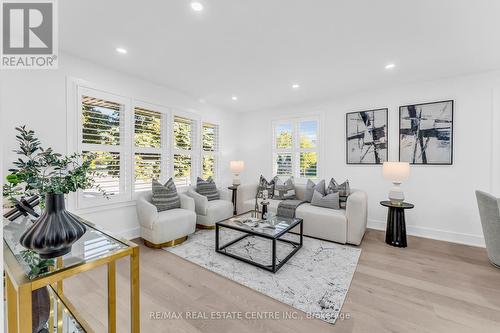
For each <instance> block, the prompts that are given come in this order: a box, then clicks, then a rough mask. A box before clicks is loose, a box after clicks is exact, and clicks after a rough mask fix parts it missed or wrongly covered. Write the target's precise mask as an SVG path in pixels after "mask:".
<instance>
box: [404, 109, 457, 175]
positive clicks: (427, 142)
mask: <svg viewBox="0 0 500 333" xmlns="http://www.w3.org/2000/svg"><path fill="white" fill-rule="evenodd" d="M399 160H400V161H401V162H409V163H410V164H426V165H451V164H453V101H452V100H450V101H442V102H433V103H424V104H414V105H405V106H400V107H399Z"/></svg>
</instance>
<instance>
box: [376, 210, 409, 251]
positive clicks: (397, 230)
mask: <svg viewBox="0 0 500 333" xmlns="http://www.w3.org/2000/svg"><path fill="white" fill-rule="evenodd" d="M380 204H381V205H382V206H385V207H388V208H389V212H388V213H387V229H386V231H385V242H386V243H387V244H389V245H392V246H396V247H406V246H407V242H406V222H405V209H412V208H413V207H415V206H414V205H413V204H411V203H407V202H402V203H400V204H394V203H392V202H390V201H380Z"/></svg>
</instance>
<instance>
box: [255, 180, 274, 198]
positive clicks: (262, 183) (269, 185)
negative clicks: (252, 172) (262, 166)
mask: <svg viewBox="0 0 500 333" xmlns="http://www.w3.org/2000/svg"><path fill="white" fill-rule="evenodd" d="M274 181H275V179H274V178H273V179H271V181H267V180H266V178H264V176H262V175H261V176H260V180H259V187H258V189H257V198H262V192H264V190H267V193H268V198H269V199H271V198H272V197H273V194H274Z"/></svg>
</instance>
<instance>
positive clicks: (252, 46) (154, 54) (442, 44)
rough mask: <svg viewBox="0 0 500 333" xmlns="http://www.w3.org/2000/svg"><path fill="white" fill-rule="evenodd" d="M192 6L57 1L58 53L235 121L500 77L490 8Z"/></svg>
mask: <svg viewBox="0 0 500 333" xmlns="http://www.w3.org/2000/svg"><path fill="white" fill-rule="evenodd" d="M200 2H202V3H203V4H204V7H205V9H204V11H202V12H194V11H192V10H191V8H190V5H189V4H190V0H164V1H158V0H156V1H153V0H146V1H145V0H141V1H130V0H128V1H124V0H106V1H103V0H79V1H74V0H72V1H59V8H60V27H59V31H60V46H61V49H62V50H63V51H65V52H68V53H70V54H74V55H78V56H80V57H82V58H86V59H90V60H92V61H94V62H96V63H99V64H102V65H105V66H108V67H111V68H113V69H116V70H120V71H123V72H127V73H129V74H132V75H135V76H139V77H141V78H144V79H147V80H149V81H152V82H155V83H159V84H162V85H165V86H169V87H172V88H175V89H178V90H181V91H183V92H185V93H187V94H189V95H191V96H193V97H195V98H198V99H203V100H205V101H206V102H207V103H210V104H213V105H216V106H219V107H222V108H225V109H231V110H235V111H250V110H257V109H265V108H271V107H278V106H286V105H291V104H296V103H302V102H306V101H313V100H317V99H325V98H329V97H335V96H338V95H343V94H347V93H352V92H357V91H362V90H367V89H373V88H379V87H383V86H391V85H397V84H402V83H406V82H413V81H419V80H430V79H434V78H440V77H446V76H455V75H460V74H464V73H473V72H479V71H486V70H490V69H497V68H500V19H498V15H499V13H500V1H498V0H301V1H300V0H200ZM118 46H122V47H124V48H126V49H127V50H128V54H126V55H120V54H118V53H117V52H116V51H115V48H116V47H118ZM391 62H394V63H395V64H396V68H395V69H393V70H391V71H388V70H385V69H384V66H385V65H386V64H388V63H391ZM295 82H297V83H299V84H300V85H301V88H300V89H298V90H293V89H292V88H291V84H292V83H295ZM232 95H236V96H238V101H233V100H232V99H231V96H232Z"/></svg>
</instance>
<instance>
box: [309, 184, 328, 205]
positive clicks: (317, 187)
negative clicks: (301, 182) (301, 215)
mask: <svg viewBox="0 0 500 333" xmlns="http://www.w3.org/2000/svg"><path fill="white" fill-rule="evenodd" d="M314 191H319V193H321V194H322V195H325V194H326V192H325V180H324V179H323V180H321V181H320V182H319V183H317V184H314V182H313V181H312V180H310V179H308V180H307V184H306V193H305V195H304V201H307V202H311V201H312V198H313V194H314Z"/></svg>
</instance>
